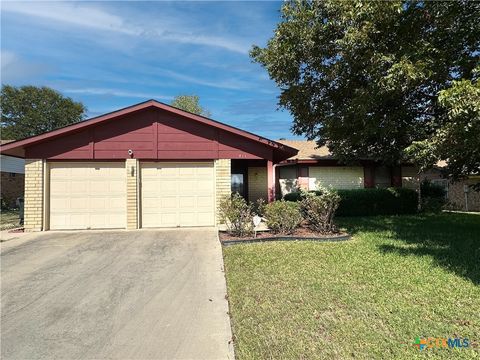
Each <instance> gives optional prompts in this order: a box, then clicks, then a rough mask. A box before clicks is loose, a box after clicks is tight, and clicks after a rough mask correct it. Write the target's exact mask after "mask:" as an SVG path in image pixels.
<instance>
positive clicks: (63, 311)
mask: <svg viewBox="0 0 480 360" xmlns="http://www.w3.org/2000/svg"><path fill="white" fill-rule="evenodd" d="M225 295H226V286H225V278H224V274H223V261H222V253H221V247H220V244H219V242H218V240H217V238H216V232H215V230H214V229H212V228H208V229H207V228H203V229H201V228H198V229H179V230H162V231H160V230H138V231H102V232H100V231H82V232H46V233H41V234H38V235H36V236H33V237H32V236H29V237H25V238H19V239H13V240H10V241H7V242H4V243H2V245H1V296H2V298H1V305H2V313H1V315H2V318H1V324H2V325H1V358H2V359H27V358H28V359H53V358H57V359H105V358H108V359H222V360H223V359H233V347H232V345H231V343H230V340H231V337H232V335H231V330H230V321H229V317H228V313H227V312H228V303H227V301H226V300H225Z"/></svg>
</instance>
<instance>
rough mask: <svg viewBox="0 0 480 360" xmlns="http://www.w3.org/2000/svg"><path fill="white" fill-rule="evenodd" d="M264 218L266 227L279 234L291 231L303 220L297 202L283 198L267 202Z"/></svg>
mask: <svg viewBox="0 0 480 360" xmlns="http://www.w3.org/2000/svg"><path fill="white" fill-rule="evenodd" d="M265 219H266V223H267V226H268V228H269V229H271V230H272V231H273V232H274V233H280V234H290V233H292V232H293V231H294V230H295V229H296V228H297V227H298V226H299V225H300V223H301V222H302V220H303V218H302V213H301V212H300V207H299V205H298V203H296V202H291V201H284V200H280V201H274V202H272V203H270V204H267V205H266V206H265Z"/></svg>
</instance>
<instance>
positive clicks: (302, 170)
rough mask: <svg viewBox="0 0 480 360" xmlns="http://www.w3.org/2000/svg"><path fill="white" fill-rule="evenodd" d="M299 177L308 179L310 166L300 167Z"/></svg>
mask: <svg viewBox="0 0 480 360" xmlns="http://www.w3.org/2000/svg"><path fill="white" fill-rule="evenodd" d="M298 177H308V166H300V167H299V168H298Z"/></svg>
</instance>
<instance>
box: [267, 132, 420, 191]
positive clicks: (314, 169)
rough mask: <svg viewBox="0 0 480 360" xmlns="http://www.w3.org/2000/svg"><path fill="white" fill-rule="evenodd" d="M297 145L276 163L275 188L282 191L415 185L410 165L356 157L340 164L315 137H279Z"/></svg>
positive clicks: (286, 143) (414, 172)
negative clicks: (303, 138) (289, 155)
mask: <svg viewBox="0 0 480 360" xmlns="http://www.w3.org/2000/svg"><path fill="white" fill-rule="evenodd" d="M279 142H280V143H282V144H284V145H287V146H290V147H293V148H296V149H298V153H297V154H296V155H293V156H291V157H290V158H288V159H286V160H284V161H282V162H281V163H280V164H278V165H277V166H276V172H277V178H278V184H277V192H278V193H280V194H282V196H283V195H285V194H287V193H289V192H292V191H298V189H304V190H317V189H318V187H319V186H324V187H333V188H335V189H358V188H372V187H390V186H394V187H401V186H405V187H414V186H415V184H414V181H413V179H414V178H415V177H416V176H417V174H416V169H415V168H414V167H413V166H408V165H404V166H393V167H387V166H383V165H381V164H378V163H376V162H374V161H371V160H359V161H358V164H356V165H353V166H347V165H342V164H340V163H339V162H338V160H336V159H335V158H334V157H333V156H332V154H331V153H330V152H329V150H328V148H327V147H326V146H321V147H318V146H317V144H316V142H315V141H295V140H279Z"/></svg>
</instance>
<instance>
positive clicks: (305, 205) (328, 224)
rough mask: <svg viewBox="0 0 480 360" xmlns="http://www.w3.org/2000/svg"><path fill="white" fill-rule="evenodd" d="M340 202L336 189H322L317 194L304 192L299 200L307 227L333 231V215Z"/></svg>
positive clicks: (315, 229) (322, 231)
mask: <svg viewBox="0 0 480 360" xmlns="http://www.w3.org/2000/svg"><path fill="white" fill-rule="evenodd" d="M339 203H340V196H339V195H338V194H337V192H336V191H332V190H324V191H321V192H319V193H318V194H317V195H315V194H312V193H306V194H305V195H304V196H303V199H302V201H301V202H300V204H301V208H302V213H303V217H304V219H305V220H306V221H307V222H308V225H309V227H310V228H311V229H312V230H314V231H317V232H320V233H331V232H333V231H335V225H334V224H333V216H334V215H335V211H336V210H337V208H338V205H339Z"/></svg>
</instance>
